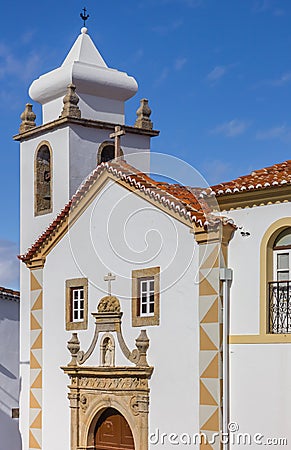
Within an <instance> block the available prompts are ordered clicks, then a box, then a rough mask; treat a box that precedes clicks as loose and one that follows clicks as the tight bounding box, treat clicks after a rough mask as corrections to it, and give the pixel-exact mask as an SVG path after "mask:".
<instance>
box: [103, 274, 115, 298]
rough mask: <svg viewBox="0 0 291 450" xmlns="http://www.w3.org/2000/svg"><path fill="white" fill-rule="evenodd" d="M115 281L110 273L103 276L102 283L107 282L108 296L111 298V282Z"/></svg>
mask: <svg viewBox="0 0 291 450" xmlns="http://www.w3.org/2000/svg"><path fill="white" fill-rule="evenodd" d="M115 279H116V276H115V275H113V274H112V273H111V272H109V273H108V275H105V277H104V281H107V282H108V295H109V296H111V281H114V280H115Z"/></svg>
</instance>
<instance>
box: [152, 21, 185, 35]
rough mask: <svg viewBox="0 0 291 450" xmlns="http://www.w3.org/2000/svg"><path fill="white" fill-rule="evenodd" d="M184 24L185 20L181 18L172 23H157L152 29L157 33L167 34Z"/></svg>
mask: <svg viewBox="0 0 291 450" xmlns="http://www.w3.org/2000/svg"><path fill="white" fill-rule="evenodd" d="M182 25H183V20H181V19H179V20H175V21H174V22H170V23H167V24H164V25H162V24H159V25H156V26H154V27H152V30H153V31H154V32H155V33H159V34H162V35H166V34H169V33H172V32H173V31H176V30H178V29H179V28H181V26H182Z"/></svg>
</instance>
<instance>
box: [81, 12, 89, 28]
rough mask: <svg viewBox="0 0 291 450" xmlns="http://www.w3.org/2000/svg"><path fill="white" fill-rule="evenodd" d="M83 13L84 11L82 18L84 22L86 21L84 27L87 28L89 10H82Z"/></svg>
mask: <svg viewBox="0 0 291 450" xmlns="http://www.w3.org/2000/svg"><path fill="white" fill-rule="evenodd" d="M82 11H83V13H80V17H81V19H82V20H84V27H85V26H86V20H88V19H89V14H86V13H87V9H86V8H85V7H84V8H83V9H82Z"/></svg>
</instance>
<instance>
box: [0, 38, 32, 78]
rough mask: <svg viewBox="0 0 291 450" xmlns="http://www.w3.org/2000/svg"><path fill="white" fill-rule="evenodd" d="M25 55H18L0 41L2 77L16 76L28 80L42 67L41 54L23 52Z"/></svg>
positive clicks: (0, 72)
mask: <svg viewBox="0 0 291 450" xmlns="http://www.w3.org/2000/svg"><path fill="white" fill-rule="evenodd" d="M23 55H24V57H23V56H22V57H20V56H16V55H15V54H13V50H12V49H11V48H9V47H7V46H6V45H5V44H3V43H1V42H0V79H1V78H5V77H11V76H13V77H15V78H16V79H18V80H22V81H24V82H27V81H29V80H31V78H32V76H33V74H34V73H35V71H36V70H37V69H39V67H40V65H41V64H40V62H41V61H40V56H39V55H38V54H37V53H35V52H32V53H29V54H28V55H27V54H26V52H23Z"/></svg>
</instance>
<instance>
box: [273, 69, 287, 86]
mask: <svg viewBox="0 0 291 450" xmlns="http://www.w3.org/2000/svg"><path fill="white" fill-rule="evenodd" d="M290 81H291V72H286V73H283V74H282V75H281V77H280V78H278V79H277V80H273V81H272V80H271V81H270V82H269V84H271V85H272V86H284V85H285V84H287V83H290Z"/></svg>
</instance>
